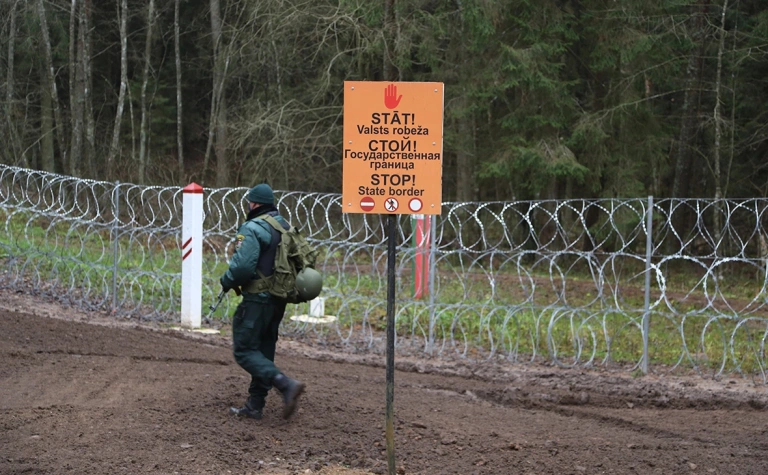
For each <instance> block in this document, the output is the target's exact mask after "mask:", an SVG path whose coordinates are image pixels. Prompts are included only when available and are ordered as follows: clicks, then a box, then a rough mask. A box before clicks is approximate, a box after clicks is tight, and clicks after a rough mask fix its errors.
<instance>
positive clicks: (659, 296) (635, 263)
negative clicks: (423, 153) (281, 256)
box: [0, 165, 768, 383]
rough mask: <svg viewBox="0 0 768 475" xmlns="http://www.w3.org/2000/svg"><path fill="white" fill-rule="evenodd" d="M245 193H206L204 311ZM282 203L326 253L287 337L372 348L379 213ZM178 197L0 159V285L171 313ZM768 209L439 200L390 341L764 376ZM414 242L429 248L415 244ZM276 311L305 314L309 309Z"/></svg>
mask: <svg viewBox="0 0 768 475" xmlns="http://www.w3.org/2000/svg"><path fill="white" fill-rule="evenodd" d="M246 193H247V188H222V189H211V188H206V189H204V213H205V220H204V231H203V232H204V251H203V252H204V258H203V273H204V276H203V283H204V284H203V304H204V305H203V309H204V310H205V309H207V307H208V305H207V303H213V301H214V299H215V296H216V294H217V293H218V291H219V284H218V278H219V276H220V275H221V274H222V273H223V272H224V270H226V267H227V259H228V257H229V256H230V255H231V254H232V252H233V251H234V248H233V244H234V236H235V234H236V231H237V228H238V226H239V225H240V224H241V223H242V221H243V219H244V216H245V210H246V201H245V195H246ZM276 196H277V198H278V208H279V209H280V211H281V213H282V214H283V215H284V216H286V218H288V219H289V220H290V221H291V222H292V223H294V224H296V225H298V226H299V227H300V228H301V229H302V231H303V232H304V234H305V235H306V236H307V237H308V239H309V240H310V241H311V242H313V243H314V244H315V245H316V246H318V248H320V249H321V252H322V255H321V259H320V261H319V263H318V268H319V269H320V270H321V271H322V272H323V274H324V278H325V288H324V290H323V294H322V296H323V298H324V299H325V308H326V313H329V314H332V315H334V316H336V317H337V318H336V320H335V321H334V322H333V323H332V324H329V325H327V324H316V323H309V322H306V321H305V322H301V321H294V320H291V319H289V318H287V319H286V321H285V323H284V326H285V329H286V331H288V332H290V333H291V334H292V335H294V336H296V337H299V338H306V339H307V340H311V341H312V342H315V343H316V344H320V345H325V346H327V347H335V348H339V349H340V351H347V350H352V351H376V350H380V349H381V348H382V347H383V343H384V337H383V332H382V331H383V330H384V325H385V322H386V285H387V284H386V283H387V268H386V262H387V259H386V255H387V245H386V244H387V243H386V232H385V220H384V219H383V217H382V216H379V215H364V214H344V213H343V212H342V203H341V195H338V194H321V193H303V192H280V191H277V192H276ZM182 198H183V193H182V188H181V187H158V186H139V185H134V184H128V183H111V182H100V181H92V180H83V179H79V178H75V177H68V176H62V175H57V174H52V173H46V172H40V171H34V170H28V169H22V168H16V167H9V166H4V165H0V217H2V219H3V229H2V232H0V265H1V266H0V269H1V270H2V274H1V275H0V286H2V287H5V288H12V289H17V290H21V291H26V292H30V293H33V294H35V295H39V296H40V297H41V298H46V299H51V300H56V301H58V302H61V303H65V304H68V305H72V306H75V307H77V308H81V309H84V310H88V311H105V312H109V313H111V314H113V315H114V316H115V318H137V319H146V320H154V321H160V322H167V323H178V321H179V313H180V293H181V250H180V249H181V242H180V241H181V224H182V223H181V216H182V209H181V207H182ZM766 209H768V199H762V198H760V199H743V200H704V199H664V200H659V201H656V202H655V203H654V201H653V199H652V198H648V199H603V200H561V201H554V200H552V201H509V202H482V203H444V204H443V207H442V210H441V211H442V212H441V215H440V216H436V217H435V218H434V219H432V220H431V221H430V222H429V223H428V224H427V226H428V227H427V229H429V230H431V232H428V233H426V234H423V233H422V231H424V229H422V228H419V226H421V224H417V223H416V222H415V221H414V220H413V219H412V217H410V216H399V217H398V230H399V236H398V255H397V268H396V275H397V279H396V282H397V290H396V295H397V307H396V312H397V313H396V322H397V338H398V342H397V345H398V351H399V352H406V351H417V352H420V353H424V354H428V355H433V356H435V357H459V358H466V359H468V360H472V361H484V360H488V359H501V360H506V361H510V362H531V361H549V362H551V363H553V364H557V365H559V366H565V367H575V366H612V367H613V366H617V367H619V368H622V369H624V370H626V371H628V372H634V371H649V370H650V371H654V372H668V371H675V370H685V371H689V370H695V371H698V372H699V373H701V374H702V375H705V376H712V377H719V376H722V375H724V374H731V373H741V374H743V375H744V376H746V377H751V378H753V379H756V380H759V381H761V382H763V383H765V382H766V367H765V365H766V358H765V349H766V348H765V347H766V340H767V339H768V292H766V283H767V281H768V244H766V227H765V214H766ZM425 236H428V237H427V238H426V239H429V243H426V242H422V244H429V245H427V246H424V245H422V246H419V245H416V237H418V238H419V239H424V238H425ZM415 262H421V263H422V264H423V265H421V266H420V267H419V269H418V273H419V275H418V276H417V272H416V270H417V269H416V265H415ZM424 263H426V264H424ZM422 272H423V274H421V273H422ZM422 277H424V278H423V279H422ZM427 281H428V285H427ZM415 286H421V287H420V289H419V291H415V289H414V287H415ZM237 300H238V299H236V298H234V296H231V297H229V296H228V298H227V299H225V301H224V303H223V304H222V305H221V306H220V307H219V309H218V310H217V312H216V314H215V318H216V319H220V320H222V321H225V322H226V321H228V319H229V316H230V315H231V314H232V312H233V311H234V307H235V306H236V304H237ZM288 312H289V314H292V315H299V314H306V313H307V304H303V305H296V306H292V305H291V306H289V311H288Z"/></svg>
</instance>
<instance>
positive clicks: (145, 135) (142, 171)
mask: <svg viewBox="0 0 768 475" xmlns="http://www.w3.org/2000/svg"><path fill="white" fill-rule="evenodd" d="M154 22H155V0H149V8H148V9H147V38H146V43H145V44H144V72H143V75H142V80H141V129H140V131H139V177H138V180H139V183H144V182H145V181H146V176H145V175H146V170H147V160H148V159H147V157H148V155H149V153H148V152H149V150H148V145H147V141H148V139H149V130H148V129H149V117H148V115H147V83H148V82H149V66H150V63H151V59H152V58H151V56H152V26H153V24H154Z"/></svg>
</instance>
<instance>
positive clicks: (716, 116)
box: [712, 0, 728, 279]
mask: <svg viewBox="0 0 768 475" xmlns="http://www.w3.org/2000/svg"><path fill="white" fill-rule="evenodd" d="M727 10H728V0H723V12H722V14H721V15H720V44H719V45H718V47H717V75H716V77H715V110H714V112H713V114H712V115H713V117H712V118H713V120H714V122H715V146H714V150H713V155H714V156H713V157H712V160H713V161H714V162H715V163H714V174H715V219H714V226H715V256H717V255H718V252H717V251H718V249H720V248H721V247H722V246H723V243H722V242H721V240H722V238H723V210H722V205H721V203H720V200H721V199H722V198H723V188H722V176H721V170H720V141H721V138H722V124H721V121H722V119H721V114H720V106H721V105H722V100H721V98H720V86H721V78H722V76H723V50H724V49H725V12H726V11H727ZM722 268H723V266H717V274H716V275H717V277H718V279H719V278H722Z"/></svg>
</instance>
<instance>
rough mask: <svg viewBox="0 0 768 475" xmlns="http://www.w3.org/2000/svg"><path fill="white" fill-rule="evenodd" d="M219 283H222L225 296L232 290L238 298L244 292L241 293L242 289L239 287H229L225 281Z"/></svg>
mask: <svg viewBox="0 0 768 475" xmlns="http://www.w3.org/2000/svg"><path fill="white" fill-rule="evenodd" d="M219 282H220V283H221V291H222V292H224V293H225V294H226V293H227V292H229V291H230V290H234V291H235V295H237V296H240V295H241V294H242V292H240V287H237V286H235V287H229V286H228V285H226V284H224V281H223V280H221V281H219Z"/></svg>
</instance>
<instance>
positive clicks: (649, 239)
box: [642, 195, 653, 374]
mask: <svg viewBox="0 0 768 475" xmlns="http://www.w3.org/2000/svg"><path fill="white" fill-rule="evenodd" d="M645 233H646V234H645V305H644V307H643V308H644V310H645V311H644V312H643V362H642V370H643V374H648V363H649V361H648V359H649V357H648V331H649V329H650V320H651V313H650V312H651V255H652V254H653V195H651V196H648V211H647V216H646V224H645Z"/></svg>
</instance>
